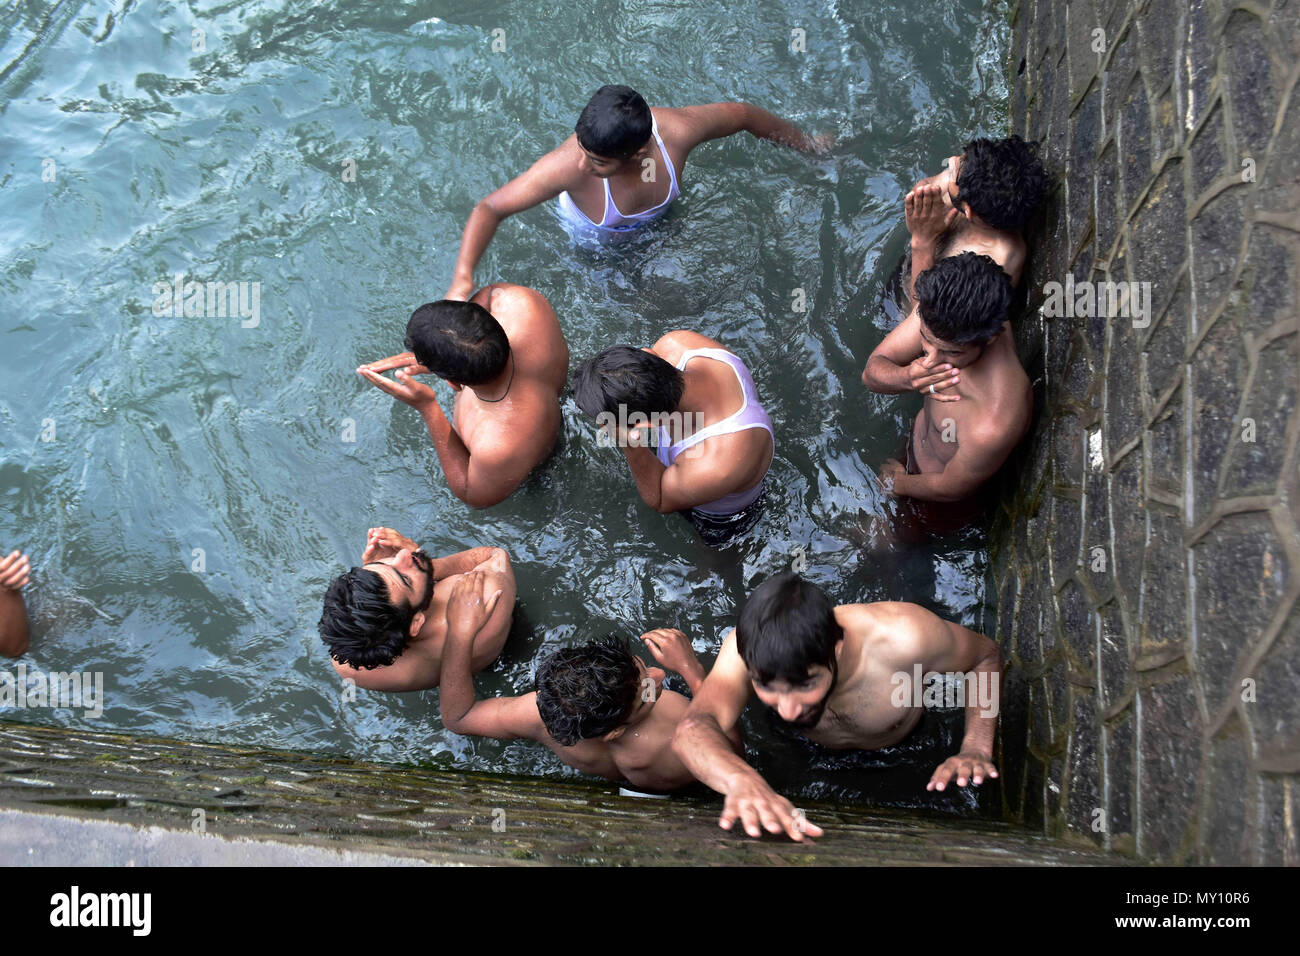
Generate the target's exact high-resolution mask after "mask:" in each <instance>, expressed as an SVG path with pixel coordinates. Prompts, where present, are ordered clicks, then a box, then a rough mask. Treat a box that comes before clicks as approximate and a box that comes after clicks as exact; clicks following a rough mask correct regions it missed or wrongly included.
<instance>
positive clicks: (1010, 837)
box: [0, 723, 1116, 866]
mask: <svg viewBox="0 0 1300 956" xmlns="http://www.w3.org/2000/svg"><path fill="white" fill-rule="evenodd" d="M720 808H721V801H720V800H717V799H710V798H707V797H674V798H673V799H671V800H644V799H640V798H636V797H622V796H619V795H618V792H617V787H613V786H609V787H605V786H600V785H594V784H593V785H588V784H583V783H571V782H564V781H552V780H542V779H536V778H517V777H507V776H495V775H487V774H468V773H466V774H461V773H452V772H446V771H437V770H429V769H424V768H419V767H394V766H385V765H381V764H367V763H354V762H350V761H347V760H341V759H332V758H329V757H321V756H315V755H309V754H299V753H289V752H281V751H269V750H256V749H248V748H235V747H223V746H217V745H213V744H204V743H189V742H184V741H177V740H159V739H145V738H134V737H129V736H125V735H120V734H100V733H93V732H89V731H81V730H64V729H57V728H48V727H37V726H32V725H26V724H12V723H0V828H2V829H0V833H2V834H3V836H0V864H4V865H10V866H12V865H25V864H36V865H59V864H67V863H72V864H76V865H129V864H132V863H134V864H135V865H173V866H175V865H186V864H202V865H251V864H263V863H266V864H275V865H278V864H293V865H373V864H376V863H384V864H388V863H392V864H412V863H418V862H426V863H437V864H449V865H463V864H487V865H499V864H525V865H526V864H539V863H541V864H566V865H584V864H593V865H718V864H721V865H747V864H763V865H769V864H778V865H781V864H815V865H891V866H893V865H903V866H908V865H921V866H927V865H944V864H949V865H951V864H984V865H987V864H1017V865H1022V864H1059V865H1098V864H1101V865H1113V864H1114V863H1115V862H1116V860H1115V858H1114V857H1111V856H1107V855H1104V854H1099V853H1097V852H1095V851H1091V850H1088V849H1084V848H1078V849H1076V848H1073V847H1070V846H1068V845H1064V844H1062V843H1060V842H1057V841H1053V840H1049V839H1047V838H1045V837H1043V836H1040V835H1037V834H1034V833H1031V832H1029V831H1027V830H1025V829H1022V828H1020V827H1017V826H1014V825H1012V824H1007V823H1000V822H995V821H983V820H954V819H952V818H950V817H947V816H943V815H939V814H924V815H923V814H920V813H917V812H911V813H905V812H901V811H885V810H875V809H872V810H866V809H858V808H854V807H844V806H820V805H814V804H807V805H805V806H804V808H803V809H804V810H805V812H806V813H807V815H808V818H809V819H810V820H813V821H814V822H816V823H817V824H819V825H820V826H822V827H824V828H825V829H826V831H827V835H826V836H825V837H824V838H822V839H821V840H820V841H819V842H818V843H817V844H815V845H814V844H809V845H804V844H796V843H792V842H790V841H788V840H785V839H781V840H777V839H775V838H764V839H762V840H752V839H750V838H748V837H746V836H743V835H735V834H729V833H726V832H724V831H723V830H721V829H719V828H718V826H717V817H718V811H719V809H720ZM198 831H202V832H198Z"/></svg>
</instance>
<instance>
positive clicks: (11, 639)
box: [0, 588, 30, 657]
mask: <svg viewBox="0 0 1300 956" xmlns="http://www.w3.org/2000/svg"><path fill="white" fill-rule="evenodd" d="M29 643H30V632H29V627H28V623H27V605H26V604H25V603H24V602H23V592H22V591H17V590H11V589H9V588H0V657H21V656H22V655H23V654H26V653H27V648H28V646H29Z"/></svg>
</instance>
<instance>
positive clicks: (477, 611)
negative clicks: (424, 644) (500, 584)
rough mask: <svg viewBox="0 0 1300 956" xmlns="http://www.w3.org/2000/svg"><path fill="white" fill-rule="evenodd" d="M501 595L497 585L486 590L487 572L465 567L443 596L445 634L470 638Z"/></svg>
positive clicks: (459, 638) (481, 624)
mask: <svg viewBox="0 0 1300 956" xmlns="http://www.w3.org/2000/svg"><path fill="white" fill-rule="evenodd" d="M500 597H501V588H497V589H495V590H494V591H493V592H492V593H491V594H490V595H489V594H488V584H487V573H486V572H484V571H467V572H465V573H464V574H462V575H461V576H460V577H459V578H457V579H456V583H455V585H454V586H453V587H452V589H451V596H450V597H448V599H447V637H448V638H449V639H451V640H456V641H463V640H472V639H473V637H474V635H475V634H477V633H478V632H479V631H480V630H482V629H483V625H484V624H486V623H487V622H488V618H490V617H491V616H492V612H493V611H494V610H496V606H497V601H498V600H499V599H500Z"/></svg>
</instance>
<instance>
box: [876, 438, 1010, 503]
mask: <svg viewBox="0 0 1300 956" xmlns="http://www.w3.org/2000/svg"><path fill="white" fill-rule="evenodd" d="M958 437H959V441H960V444H959V446H958V448H957V454H955V455H953V456H952V458H951V459H950V460H949V461H948V464H947V465H945V466H944V469H943V471H936V472H931V473H929V474H923V475H907V474H900V475H897V476H896V477H895V478H894V494H896V495H904V496H906V497H908V498H916V499H918V500H920V501H940V502H952V501H961V500H963V499H964V498H968V497H970V496H971V495H972V494H974V493H975V492H976V491H977V490H978V489H979V487H980V486H981V485H983V484H984V482H986V481H987V480H988V479H989V478H991V477H993V475H994V474H995V473H996V472H997V470H998V469H999V468H1000V467H1002V462H1004V461H1005V460H1006V457H1007V454H1008V453H1009V452H1010V450H1011V449H1010V448H1009V447H1006V446H1005V444H1004V443H1003V442H1001V441H999V442H996V443H988V442H985V441H983V440H981V438H980V437H978V436H973V437H971V438H962V437H961V436H958Z"/></svg>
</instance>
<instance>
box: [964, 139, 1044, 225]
mask: <svg viewBox="0 0 1300 956" xmlns="http://www.w3.org/2000/svg"><path fill="white" fill-rule="evenodd" d="M1046 194H1047V172H1046V170H1044V169H1043V164H1042V163H1041V162H1040V161H1039V159H1038V144H1037V143H1027V142H1025V141H1024V140H1023V139H1021V138H1020V137H1019V136H1012V137H1010V138H1009V139H973V140H971V141H970V142H969V143H967V144H966V147H965V151H964V153H963V155H962V163H961V171H960V172H959V173H958V174H957V202H958V203H969V204H970V207H971V208H972V209H973V210H975V212H976V214H977V215H978V216H979V217H980V218H981V219H983V220H984V221H985V222H987V223H988V224H989V225H990V226H992V227H993V228H994V229H1005V230H1007V231H1014V230H1019V229H1023V228H1024V227H1025V223H1026V222H1028V221H1029V217H1030V216H1031V215H1033V213H1034V210H1035V209H1037V208H1038V205H1039V203H1041V202H1042V201H1043V196H1045V195H1046Z"/></svg>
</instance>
